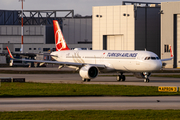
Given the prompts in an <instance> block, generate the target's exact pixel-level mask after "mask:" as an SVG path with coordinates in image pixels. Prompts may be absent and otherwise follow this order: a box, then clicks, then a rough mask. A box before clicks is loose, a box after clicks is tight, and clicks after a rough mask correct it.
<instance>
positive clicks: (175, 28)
mask: <svg viewBox="0 0 180 120" xmlns="http://www.w3.org/2000/svg"><path fill="white" fill-rule="evenodd" d="M160 12H161V58H168V57H169V52H170V51H169V45H171V46H172V50H173V52H174V59H173V60H171V61H168V62H167V63H168V64H167V67H170V68H172V67H174V68H177V67H178V68H179V67H180V2H179V1H176V2H162V3H161V11H160Z"/></svg>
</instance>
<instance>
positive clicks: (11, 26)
mask: <svg viewBox="0 0 180 120" xmlns="http://www.w3.org/2000/svg"><path fill="white" fill-rule="evenodd" d="M64 12H65V13H64ZM23 13H24V17H23V18H24V20H23V35H24V40H23V45H24V49H23V52H25V53H27V52H28V53H40V52H41V53H42V52H47V51H48V50H50V49H55V40H54V30H53V20H58V22H59V24H60V26H61V29H62V31H63V33H64V37H65V39H66V41H67V44H68V46H69V47H70V48H77V47H78V48H88V49H91V48H92V17H91V16H87V17H78V16H77V17H74V11H73V10H35V11H32V10H24V11H23ZM62 13H63V14H62ZM6 46H9V48H10V49H11V51H12V52H13V53H20V52H21V11H20V10H17V11H9V10H0V53H4V52H7V50H6Z"/></svg>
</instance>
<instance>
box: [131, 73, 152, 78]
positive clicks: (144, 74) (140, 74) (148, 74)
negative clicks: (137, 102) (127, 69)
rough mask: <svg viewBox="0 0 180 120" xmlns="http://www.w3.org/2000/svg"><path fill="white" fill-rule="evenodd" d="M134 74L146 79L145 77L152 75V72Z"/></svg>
mask: <svg viewBox="0 0 180 120" xmlns="http://www.w3.org/2000/svg"><path fill="white" fill-rule="evenodd" d="M146 75H147V76H146ZM134 76H135V77H137V78H141V79H142V78H143V79H144V78H148V77H150V76H151V73H150V72H142V73H134ZM145 76H146V77H145Z"/></svg>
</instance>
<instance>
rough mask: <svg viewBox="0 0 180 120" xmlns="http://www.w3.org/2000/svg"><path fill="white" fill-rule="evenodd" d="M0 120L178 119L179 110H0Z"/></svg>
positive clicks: (179, 115)
mask: <svg viewBox="0 0 180 120" xmlns="http://www.w3.org/2000/svg"><path fill="white" fill-rule="evenodd" d="M0 119H1V120H10V119H17V120H19V119H24V120H27V119H28V120H29V119H33V120H118V119H120V120H142V119H145V120H179V119H180V110H71V111H32V112H30V111H25V112H0Z"/></svg>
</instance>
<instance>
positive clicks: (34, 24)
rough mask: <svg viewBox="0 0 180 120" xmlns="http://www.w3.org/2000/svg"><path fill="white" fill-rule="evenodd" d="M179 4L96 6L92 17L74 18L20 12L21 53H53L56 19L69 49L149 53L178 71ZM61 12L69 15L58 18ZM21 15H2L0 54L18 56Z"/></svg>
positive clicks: (0, 12)
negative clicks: (171, 57)
mask: <svg viewBox="0 0 180 120" xmlns="http://www.w3.org/2000/svg"><path fill="white" fill-rule="evenodd" d="M179 6H180V2H179V1H177V2H162V3H149V2H128V1H123V2H122V5H115V6H95V7H93V8H92V16H87V17H81V16H78V15H77V16H76V15H74V11H73V10H65V11H64V10H46V11H41V10H39V11H38V10H37V11H29V10H24V22H23V24H24V30H23V33H24V52H29V53H39V52H47V51H48V50H50V49H54V48H55V45H54V44H55V43H54V31H53V25H52V20H58V21H59V24H60V26H61V29H62V31H63V34H64V38H65V39H66V41H67V44H68V46H69V47H70V48H88V49H91V48H92V49H93V50H148V51H152V52H155V53H156V54H157V55H158V56H159V57H160V58H161V59H164V58H169V57H170V49H169V46H170V45H171V46H172V49H173V52H174V59H173V60H171V61H166V63H167V66H166V67H168V68H173V67H174V68H176V67H180V32H179V31H180V9H179ZM62 12H67V14H63V15H60V13H62ZM20 15H21V11H20V10H17V11H9V10H0V53H3V52H7V50H6V46H9V47H10V49H11V50H12V52H14V53H20V47H21V16H20Z"/></svg>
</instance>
